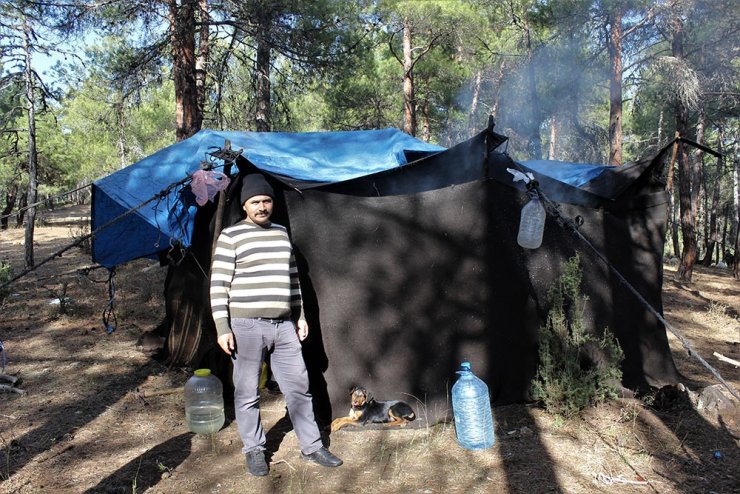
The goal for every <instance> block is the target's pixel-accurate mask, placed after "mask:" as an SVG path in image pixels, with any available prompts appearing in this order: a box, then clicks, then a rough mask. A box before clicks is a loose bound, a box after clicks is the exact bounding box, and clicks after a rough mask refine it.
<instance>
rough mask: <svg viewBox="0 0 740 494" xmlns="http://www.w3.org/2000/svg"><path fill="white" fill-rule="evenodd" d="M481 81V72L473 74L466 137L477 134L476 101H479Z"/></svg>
mask: <svg viewBox="0 0 740 494" xmlns="http://www.w3.org/2000/svg"><path fill="white" fill-rule="evenodd" d="M482 80H483V71H482V70H480V69H478V70H477V71H476V73H475V82H474V83H473V97H472V99H471V101H470V113H468V137H473V136H474V135H475V134H476V133H477V132H478V126H479V125H480V123H479V122H478V121H477V118H476V116H477V114H478V100H479V99H480V88H481V81H482Z"/></svg>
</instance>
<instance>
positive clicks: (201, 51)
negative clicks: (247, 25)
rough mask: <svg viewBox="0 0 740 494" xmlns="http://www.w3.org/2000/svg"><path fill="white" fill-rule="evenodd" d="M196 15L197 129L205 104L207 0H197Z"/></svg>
mask: <svg viewBox="0 0 740 494" xmlns="http://www.w3.org/2000/svg"><path fill="white" fill-rule="evenodd" d="M198 14H199V15H198V17H199V19H200V29H199V36H198V37H199V42H198V57H197V59H196V60H195V92H196V100H197V107H198V111H197V115H198V117H199V118H200V121H199V122H198V123H197V124H198V129H199V130H200V129H201V128H202V126H203V114H204V112H205V104H206V73H207V69H208V55H209V48H210V45H209V43H208V25H209V21H210V18H209V15H208V0H199V1H198Z"/></svg>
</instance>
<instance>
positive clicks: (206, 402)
mask: <svg viewBox="0 0 740 494" xmlns="http://www.w3.org/2000/svg"><path fill="white" fill-rule="evenodd" d="M223 391H224V388H223V385H222V384H221V380H220V379H219V378H218V377H216V376H214V375H212V374H211V371H210V369H198V370H196V371H195V373H194V375H193V376H191V377H190V379H188V382H186V383H185V421H186V422H187V425H188V429H190V430H191V431H192V432H195V433H196V434H213V433H214V432H218V430H219V429H221V427H222V426H223V425H224V420H225V416H224V396H223Z"/></svg>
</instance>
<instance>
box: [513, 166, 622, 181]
mask: <svg viewBox="0 0 740 494" xmlns="http://www.w3.org/2000/svg"><path fill="white" fill-rule="evenodd" d="M520 163H521V164H522V165H524V166H526V167H527V168H529V169H530V170H534V171H535V172H537V173H541V174H543V175H547V176H548V177H550V178H554V179H555V180H559V181H561V182H564V183H566V184H568V185H572V186H573V187H581V186H583V185H585V184H587V183H588V182H590V181H591V180H593V179H595V178H597V177H598V176H600V175H601V174H602V173H604V172H605V171H606V170H609V169H611V168H615V167H613V166H607V165H593V164H588V163H568V162H566V161H554V160H530V161H521V162H520Z"/></svg>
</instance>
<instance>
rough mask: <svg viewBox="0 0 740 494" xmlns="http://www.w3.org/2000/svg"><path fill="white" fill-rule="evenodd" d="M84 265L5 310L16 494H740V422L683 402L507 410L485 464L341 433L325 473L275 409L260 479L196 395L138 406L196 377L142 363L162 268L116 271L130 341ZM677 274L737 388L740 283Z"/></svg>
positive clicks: (46, 280)
mask: <svg viewBox="0 0 740 494" xmlns="http://www.w3.org/2000/svg"><path fill="white" fill-rule="evenodd" d="M0 235H1V236H0V260H9V261H10V262H11V263H13V264H14V266H18V263H19V262H20V261H19V259H20V257H19V256H22V252H20V251H19V242H20V239H22V232H19V231H11V232H0ZM37 238H38V241H39V254H38V255H43V251H46V252H51V251H52V250H51V247H52V245H53V244H54V243H56V245H57V246H58V245H59V244H60V243H61V244H64V243H65V242H67V240H68V239H69V232H68V229H67V228H63V227H43V228H39V234H38V237H37ZM87 264H89V258H88V257H86V254H84V252H82V251H79V252H71V253H70V254H69V255H65V256H64V257H63V258H62V259H59V260H58V261H55V262H53V263H50V264H49V265H48V266H49V267H48V268H47V269H45V270H43V269H42V270H40V272H39V273H38V274H36V275H35V276H34V277H29V278H26V279H24V280H23V282H22V283H20V284H18V285H16V286H14V290H13V293H14V294H15V296H13V297H11V298H9V299H8V300H7V301H6V302H5V304H4V305H3V307H2V312H3V316H2V322H1V323H0V340H2V341H3V342H5V343H6V344H7V346H8V352H9V356H10V363H9V366H8V368H7V370H6V371H7V372H9V373H12V374H16V375H19V376H20V377H22V378H23V384H22V386H23V387H24V388H25V389H26V390H28V391H29V394H28V395H27V396H25V397H21V396H17V395H8V394H5V395H0V491H2V492H8V493H36V492H41V491H44V492H55V493H57V492H59V493H78V492H80V493H81V492H93V493H97V492H100V493H124V492H125V493H134V492H135V493H142V492H148V493H161V494H175V493H177V494H180V493H237V492H238V493H261V492H281V493H282V492H287V493H325V492H350V491H351V492H353V493H365V492H367V493H373V494H377V493H396V492H411V493H424V494H431V493H448V492H453V493H455V492H460V493H462V492H465V493H491V492H495V493H520V492H521V493H545V492H563V493H565V492H567V493H593V492H605V493H606V492H609V493H612V492H619V493H655V492H661V493H676V492H678V493H693V492H703V493H706V492H717V493H725V492H737V486H738V485H740V484H739V482H740V472H739V471H738V466H737V465H739V464H740V461H738V460H740V455H738V442H737V441H738V438H739V436H738V431H739V430H740V418H739V417H738V411H737V410H738V409H737V408H735V409H731V410H725V411H722V412H720V413H717V412H713V413H703V412H698V411H696V410H695V409H693V408H692V407H691V406H687V404H686V403H684V402H681V401H677V402H675V403H673V404H672V405H670V406H669V407H667V408H664V409H657V408H655V407H653V406H650V403H649V402H648V403H646V402H643V401H639V400H618V401H612V402H609V403H607V404H605V405H603V406H599V407H598V408H591V409H588V410H587V411H586V412H585V413H583V414H582V415H580V416H579V417H577V418H574V419H571V420H568V421H566V420H563V419H559V418H556V417H552V416H550V415H547V414H546V413H545V412H544V411H543V410H541V409H539V408H537V407H534V406H525V405H509V406H502V407H495V408H494V416H495V421H496V437H497V440H496V443H495V445H494V447H493V448H491V449H490V450H486V451H477V452H473V451H466V450H463V449H461V448H460V447H459V446H458V445H457V443H456V441H455V433H454V426H453V425H452V424H438V425H435V426H433V427H428V428H411V427H409V428H406V429H401V430H386V429H382V428H381V429H372V430H342V431H339V432H337V433H334V434H332V435H331V436H330V437H329V440H330V443H331V444H330V447H331V450H332V451H333V452H335V453H336V454H337V455H339V456H340V457H342V458H343V459H344V461H345V464H344V465H343V466H342V467H340V468H337V469H325V468H322V467H319V466H315V465H313V464H311V463H306V462H304V461H302V460H300V459H299V458H298V450H299V449H298V444H297V439H296V437H295V434H294V433H293V432H292V431H291V430H290V427H286V420H285V406H284V402H283V400H282V397H280V396H274V395H266V396H264V398H263V406H262V415H263V420H264V423H265V425H266V430H267V431H268V445H269V446H270V450H271V451H273V453H272V459H271V472H270V475H269V476H268V477H266V478H253V477H250V476H249V475H248V474H247V473H246V471H245V465H244V460H243V456H242V455H241V452H240V449H241V443H240V440H239V437H238V433H237V431H236V424H235V423H234V422H233V421H231V420H229V421H227V425H226V426H225V427H224V429H222V430H221V431H220V432H219V433H218V434H216V435H214V436H196V435H193V434H191V433H189V432H187V430H186V427H185V424H184V413H183V397H182V395H181V394H172V395H165V396H158V397H154V398H149V399H145V400H144V399H140V398H136V397H135V396H134V395H133V393H132V392H133V391H135V390H136V389H137V388H138V389H144V390H157V389H168V388H172V387H181V386H182V385H183V384H184V382H185V380H186V379H187V377H188V376H189V370H187V369H174V368H173V369H167V368H165V367H164V366H162V365H161V364H159V363H157V362H154V361H151V360H149V359H148V358H146V357H145V356H143V355H142V354H141V353H140V352H139V351H138V350H137V349H136V347H135V345H136V341H137V339H138V337H139V336H140V334H141V331H142V330H147V329H150V328H152V327H153V326H154V325H156V324H157V323H158V322H159V320H160V318H161V317H162V314H163V309H162V303H161V287H162V284H161V283H162V277H163V275H164V272H163V270H161V269H159V268H156V267H154V268H153V267H152V262H151V261H137V262H134V263H130V264H129V265H126V266H125V267H123V268H122V269H120V270H119V272H118V274H117V277H116V281H117V293H116V297H117V298H116V300H117V314H118V327H117V329H116V331H115V332H114V333H113V334H107V333H106V332H105V331H104V329H103V328H102V324H101V320H100V314H101V311H102V309H103V308H104V307H105V304H106V302H107V299H108V293H107V287H106V285H105V284H104V283H99V281H102V280H104V279H105V276H104V275H103V273H102V272H99V271H94V272H92V273H91V274H90V275H89V276H80V275H78V274H75V273H74V269H76V268H77V267H79V266H84V265H87ZM670 269H671V268H670V267H666V270H667V274H666V283H665V295H664V299H665V300H664V304H665V313H666V317H667V318H668V320H669V321H670V322H671V324H673V325H675V326H676V327H677V328H679V329H680V330H681V331H682V332H683V333H684V335H685V336H686V337H687V338H689V340H690V341H691V342H692V344H693V345H694V346H695V348H696V350H697V351H698V352H699V353H700V355H702V356H703V357H704V358H706V359H708V360H709V361H710V362H711V363H712V364H713V365H716V366H717V368H718V370H720V372H722V374H723V376H724V377H725V378H726V379H727V380H729V381H730V382H732V383H733V385H734V386H735V387H737V386H738V385H739V384H740V375H738V371H737V369H736V368H734V367H733V366H731V365H730V364H726V363H723V362H720V361H717V360H715V359H712V358H711V355H712V352H713V351H718V352H720V353H722V354H724V355H726V356H728V357H731V358H735V359H739V358H740V355H739V354H738V353H739V352H738V347H739V346H740V326H738V317H737V314H738V311H739V310H740V307H739V306H738V304H739V303H740V296H738V295H740V285H739V282H738V281H736V280H733V279H732V278H731V277H729V275H728V274H727V273H725V272H722V271H719V270H716V269H703V268H702V269H698V270H697V272H696V273H695V282H694V283H692V284H688V285H687V284H678V283H675V282H673V281H672V280H671V278H670V276H671V271H670ZM70 271H72V274H62V275H60V273H68V272H70ZM65 283H66V291H65V292H64V293H65V296H68V297H69V298H70V307H71V311H70V312H69V313H66V314H60V313H58V312H56V313H55V312H54V309H53V308H50V305H49V301H50V300H52V298H53V297H54V296H58V294H59V292H60V290H61V289H62V287H63V286H64V284H65ZM55 294H57V295H55ZM669 342H670V344H671V347H672V349H673V352H674V358H675V360H676V363H677V366H678V367H679V370H680V371H681V372H682V373H683V374H684V375H685V376H686V377H687V383H689V386H690V387H692V389H697V388H699V387H702V386H707V385H711V384H714V379H713V378H712V376H711V375H710V374H709V373H708V372H707V371H706V370H705V369H704V368H703V367H701V366H700V365H698V364H697V363H696V360H695V359H693V358H691V357H690V356H689V355H687V353H686V351H685V350H684V349H683V348H682V347H681V345H680V343H678V341H677V340H676V339H675V338H674V337H672V336H670V337H669ZM418 412H419V413H420V414H423V407H421V408H419V410H418ZM227 414H231V416H232V418H233V411H229V412H227ZM420 422H421V421H420ZM715 452H719V455H720V457H719V458H716V457H715Z"/></svg>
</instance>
